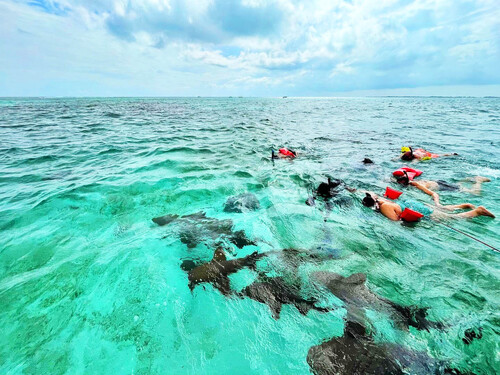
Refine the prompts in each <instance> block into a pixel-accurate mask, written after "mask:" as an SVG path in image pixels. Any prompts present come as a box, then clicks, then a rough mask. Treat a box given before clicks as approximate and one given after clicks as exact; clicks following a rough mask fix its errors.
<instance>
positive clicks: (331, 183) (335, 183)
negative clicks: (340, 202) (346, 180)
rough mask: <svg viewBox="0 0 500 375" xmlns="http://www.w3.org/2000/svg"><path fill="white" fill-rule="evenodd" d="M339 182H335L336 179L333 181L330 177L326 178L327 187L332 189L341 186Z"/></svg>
mask: <svg viewBox="0 0 500 375" xmlns="http://www.w3.org/2000/svg"><path fill="white" fill-rule="evenodd" d="M341 182H342V181H341V180H337V179H333V180H332V178H331V177H328V187H329V188H331V189H333V188H336V187H337V186H339V185H340V184H341Z"/></svg>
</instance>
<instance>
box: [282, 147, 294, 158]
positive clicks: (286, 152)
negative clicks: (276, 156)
mask: <svg viewBox="0 0 500 375" xmlns="http://www.w3.org/2000/svg"><path fill="white" fill-rule="evenodd" d="M279 153H280V154H282V155H285V156H289V157H291V158H294V157H295V154H294V153H293V152H292V151H290V150H289V149H287V148H280V150H279Z"/></svg>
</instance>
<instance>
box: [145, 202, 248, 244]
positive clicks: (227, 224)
mask: <svg viewBox="0 0 500 375" xmlns="http://www.w3.org/2000/svg"><path fill="white" fill-rule="evenodd" d="M152 220H153V222H154V223H156V224H158V225H159V226H164V225H168V224H171V223H174V222H175V223H177V224H178V225H179V228H180V229H179V238H180V240H181V242H182V243H183V244H185V245H186V246H187V247H188V248H190V249H192V248H194V247H196V246H198V245H199V244H200V243H202V242H204V241H205V240H216V239H227V240H228V241H229V242H231V243H233V244H234V245H236V246H237V247H238V248H239V249H241V248H243V247H244V246H247V245H255V244H256V243H255V242H254V241H251V240H250V239H248V238H247V236H246V234H245V232H244V231H243V230H239V231H236V232H234V231H233V225H234V224H233V221H232V220H230V219H223V220H219V219H216V218H213V217H208V216H206V214H205V213H204V212H203V211H200V212H196V213H194V214H190V215H184V216H179V215H165V216H159V217H155V218H153V219H152Z"/></svg>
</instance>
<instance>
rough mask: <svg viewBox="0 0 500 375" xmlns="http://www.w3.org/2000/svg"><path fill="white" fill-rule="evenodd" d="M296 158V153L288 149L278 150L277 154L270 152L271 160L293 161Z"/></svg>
mask: <svg viewBox="0 0 500 375" xmlns="http://www.w3.org/2000/svg"><path fill="white" fill-rule="evenodd" d="M296 157H297V152H296V151H292V150H290V149H288V148H280V149H279V151H278V154H276V153H275V152H274V150H273V149H272V150H271V159H273V160H274V159H278V158H279V159H294V158H296Z"/></svg>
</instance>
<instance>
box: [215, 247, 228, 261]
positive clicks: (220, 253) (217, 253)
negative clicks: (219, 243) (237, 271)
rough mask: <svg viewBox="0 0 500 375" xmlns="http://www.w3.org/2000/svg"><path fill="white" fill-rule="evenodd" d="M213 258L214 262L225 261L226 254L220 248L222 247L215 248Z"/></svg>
mask: <svg viewBox="0 0 500 375" xmlns="http://www.w3.org/2000/svg"><path fill="white" fill-rule="evenodd" d="M213 260H215V261H216V262H224V261H226V254H224V250H222V247H219V248H218V249H217V250H215V253H214V258H213Z"/></svg>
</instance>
